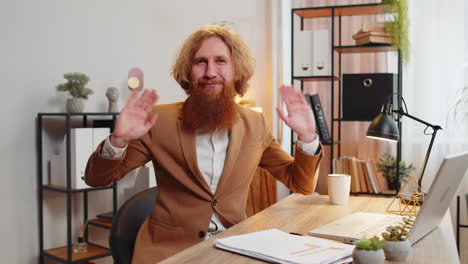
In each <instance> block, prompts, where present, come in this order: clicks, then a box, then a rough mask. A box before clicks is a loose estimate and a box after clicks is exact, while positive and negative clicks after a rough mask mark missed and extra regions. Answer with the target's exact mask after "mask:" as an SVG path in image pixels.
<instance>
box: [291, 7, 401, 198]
mask: <svg viewBox="0 0 468 264" xmlns="http://www.w3.org/2000/svg"><path fill="white" fill-rule="evenodd" d="M386 11H387V10H386V8H385V6H384V5H383V4H382V3H368V4H358V5H342V6H321V7H306V8H294V9H292V10H291V48H292V54H291V79H292V82H291V84H293V85H294V84H295V82H297V81H299V82H300V88H301V90H302V91H304V83H305V82H312V83H313V82H318V81H320V82H324V81H325V82H326V81H328V82H329V84H330V85H329V86H330V87H329V86H328V85H326V86H323V85H321V86H318V85H317V87H319V89H321V87H326V92H329V93H330V96H328V98H330V99H327V100H330V101H328V102H327V103H325V104H323V103H322V107H323V108H325V109H324V111H326V112H327V114H329V115H325V119H326V123H327V125H328V126H329V128H330V129H329V134H330V140H329V141H330V142H322V145H324V146H328V147H327V151H328V153H330V162H327V164H328V165H329V168H327V169H325V170H323V171H329V172H332V171H333V159H334V158H339V157H340V156H341V155H342V154H341V148H342V146H341V145H342V143H343V142H342V131H341V130H342V122H346V123H349V122H370V121H359V120H356V121H351V120H343V118H342V95H343V87H342V86H343V84H342V81H343V80H342V75H343V68H344V67H343V61H345V59H347V57H345V56H343V55H344V54H364V53H388V52H396V53H397V56H398V64H397V65H398V74H397V76H398V80H397V82H398V83H397V84H396V85H397V90H398V93H400V94H401V92H402V66H401V60H400V52H399V50H398V49H397V48H396V47H394V46H392V45H391V44H383V43H382V44H380V43H378V44H366V45H344V44H343V43H342V36H343V32H342V25H343V23H346V22H343V20H344V19H342V17H345V16H347V17H351V16H369V15H381V14H386V13H387V12H386ZM298 17H299V19H297V18H298ZM315 18H328V19H330V25H329V26H326V29H327V30H328V31H329V39H330V43H329V45H330V50H329V52H330V56H329V58H327V60H328V59H329V60H330V63H329V65H330V69H331V72H330V73H329V74H330V75H329V76H295V72H294V71H295V67H294V65H295V64H294V59H295V58H296V57H295V55H298V54H295V50H294V48H295V45H294V41H295V34H296V32H299V31H303V30H304V25H305V24H308V23H304V22H305V19H315ZM319 21H320V25H321V28H320V30H323V29H324V25H325V22H324V21H323V19H322V20H319ZM346 21H347V20H346ZM327 23H328V22H327ZM309 30H310V29H309ZM349 37H351V36H349ZM311 45H312V44H311ZM310 49H312V47H310ZM296 52H297V51H296ZM313 52H316V51H315V50H314V51H313ZM298 56H301V54H299V55H298ZM311 65H313V64H311ZM296 71H300V69H296ZM348 71H349V70H348ZM353 73H354V72H353ZM297 74H298V75H300V74H302V75H303V74H304V73H301V72H298V73H297ZM398 100H399V102H398V105H401V102H400V100H401V99H398ZM397 122H398V128H399V130H400V133H401V131H402V129H401V128H402V127H401V122H400V119H397ZM400 138H401V135H400ZM291 142H292V144H294V133H291ZM331 142H333V143H331ZM291 149H293V148H291ZM291 154H292V155H293V154H294V153H291ZM396 156H397V160H400V157H401V141H399V142H398V143H397V154H396ZM319 191H324V192H326V189H324V190H319ZM354 194H367V195H376V194H374V193H367V192H366V193H354ZM395 194H396V191H393V190H392V191H391V193H379V194H377V195H395Z"/></svg>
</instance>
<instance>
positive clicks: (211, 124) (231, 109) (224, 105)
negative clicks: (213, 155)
mask: <svg viewBox="0 0 468 264" xmlns="http://www.w3.org/2000/svg"><path fill="white" fill-rule="evenodd" d="M205 83H220V84H224V85H223V88H222V90H221V92H219V93H218V94H213V93H212V92H211V91H210V90H207V89H209V88H204V87H203V84H205ZM192 87H193V88H192V90H191V93H190V96H189V97H188V98H187V100H185V103H184V106H183V108H182V116H183V119H184V123H185V125H187V126H188V127H189V128H191V129H193V130H199V131H200V132H202V133H207V132H213V131H215V130H216V129H218V130H224V129H230V128H231V127H232V124H233V123H234V119H235V117H236V113H237V109H236V103H235V102H234V96H235V94H236V93H235V91H234V83H224V82H223V80H219V79H215V80H206V79H201V80H199V81H198V82H197V83H192Z"/></svg>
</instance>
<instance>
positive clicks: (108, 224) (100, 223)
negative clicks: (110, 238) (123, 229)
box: [88, 218, 112, 229]
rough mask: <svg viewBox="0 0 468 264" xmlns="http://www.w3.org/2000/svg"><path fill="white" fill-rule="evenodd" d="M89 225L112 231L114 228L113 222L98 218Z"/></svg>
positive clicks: (90, 221)
mask: <svg viewBox="0 0 468 264" xmlns="http://www.w3.org/2000/svg"><path fill="white" fill-rule="evenodd" d="M88 224H89V225H93V226H98V227H103V228H108V229H110V228H111V227H112V220H110V219H101V218H96V219H91V220H88Z"/></svg>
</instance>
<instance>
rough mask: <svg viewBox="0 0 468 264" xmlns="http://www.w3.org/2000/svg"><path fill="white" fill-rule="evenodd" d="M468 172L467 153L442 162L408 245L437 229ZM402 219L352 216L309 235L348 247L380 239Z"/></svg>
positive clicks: (395, 217)
mask: <svg viewBox="0 0 468 264" xmlns="http://www.w3.org/2000/svg"><path fill="white" fill-rule="evenodd" d="M467 168H468V152H464V153H459V154H455V155H449V156H446V157H445V158H444V160H443V161H442V164H441V165H440V167H439V170H438V171H437V174H436V176H435V178H434V180H433V182H432V184H431V187H430V189H429V192H428V194H427V196H426V198H425V200H424V203H423V205H422V207H421V209H420V211H419V213H418V215H417V217H416V219H415V220H414V224H413V226H412V228H411V230H410V232H409V234H408V240H409V241H410V243H411V244H414V243H416V242H417V241H419V240H420V239H421V238H423V237H424V236H425V235H427V234H428V233H429V232H431V231H432V230H434V229H435V228H437V227H438V226H439V224H440V222H441V221H442V218H443V217H444V215H445V213H446V211H447V209H448V207H449V204H450V202H451V201H452V200H453V198H454V196H455V193H456V191H457V189H458V186H459V185H460V183H461V181H462V179H463V176H464V175H465V173H466V170H467ZM402 219H403V216H400V215H394V214H377V213H366V212H356V213H353V214H351V215H348V216H345V217H343V218H340V219H338V220H336V221H333V222H331V223H328V224H326V225H323V226H321V227H318V228H315V229H313V230H310V231H309V232H308V234H309V235H312V236H317V237H322V238H328V239H333V240H338V241H342V242H344V243H352V242H354V240H357V239H360V238H362V237H364V236H366V237H373V236H375V235H376V236H379V237H380V236H381V234H382V232H384V231H385V228H386V227H387V226H390V225H395V224H397V223H401V222H402Z"/></svg>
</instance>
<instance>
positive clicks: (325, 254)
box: [215, 228, 354, 264]
mask: <svg viewBox="0 0 468 264" xmlns="http://www.w3.org/2000/svg"><path fill="white" fill-rule="evenodd" d="M215 246H216V247H217V248H220V249H224V250H227V251H231V252H234V253H238V254H242V255H246V256H250V257H254V258H257V259H261V260H265V261H269V262H274V263H291V264H293V263H298V264H299V263H304V264H305V263H317V264H319V263H333V264H338V263H349V262H350V261H351V260H352V252H353V249H354V245H348V244H343V243H338V242H334V241H330V240H326V239H321V238H317V237H312V236H301V235H293V234H289V233H286V232H283V231H281V230H278V229H275V228H274V229H269V230H264V231H259V232H254V233H250V234H245V235H238V236H231V237H226V238H221V239H217V240H216V241H215Z"/></svg>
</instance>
